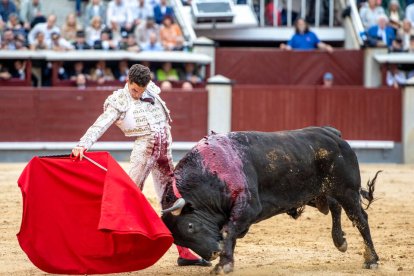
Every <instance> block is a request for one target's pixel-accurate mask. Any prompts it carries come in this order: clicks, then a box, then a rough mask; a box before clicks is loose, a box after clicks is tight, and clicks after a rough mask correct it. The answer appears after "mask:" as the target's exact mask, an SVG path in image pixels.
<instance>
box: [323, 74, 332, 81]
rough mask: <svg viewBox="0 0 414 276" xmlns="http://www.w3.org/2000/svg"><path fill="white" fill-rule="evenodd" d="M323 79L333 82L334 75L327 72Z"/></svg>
mask: <svg viewBox="0 0 414 276" xmlns="http://www.w3.org/2000/svg"><path fill="white" fill-rule="evenodd" d="M323 79H324V80H333V75H332V73H330V72H326V73H325V74H324V75H323Z"/></svg>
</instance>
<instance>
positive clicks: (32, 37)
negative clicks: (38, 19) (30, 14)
mask: <svg viewBox="0 0 414 276" xmlns="http://www.w3.org/2000/svg"><path fill="white" fill-rule="evenodd" d="M38 32H42V33H44V34H45V41H46V43H50V38H51V34H52V33H60V29H59V27H56V26H53V27H52V28H51V29H48V28H47V23H46V22H45V23H38V24H36V25H35V26H34V27H33V29H32V30H31V31H30V32H29V34H28V36H27V39H28V41H29V44H33V42H34V41H35V38H36V34H37V33H38Z"/></svg>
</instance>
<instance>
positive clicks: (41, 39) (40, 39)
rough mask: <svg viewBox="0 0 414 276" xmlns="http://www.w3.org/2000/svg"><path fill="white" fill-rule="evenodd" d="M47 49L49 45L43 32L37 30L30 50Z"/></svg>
mask: <svg viewBox="0 0 414 276" xmlns="http://www.w3.org/2000/svg"><path fill="white" fill-rule="evenodd" d="M47 49H49V46H48V45H47V43H46V40H45V34H44V33H43V32H37V33H36V39H35V41H34V42H33V43H32V44H30V50H47Z"/></svg>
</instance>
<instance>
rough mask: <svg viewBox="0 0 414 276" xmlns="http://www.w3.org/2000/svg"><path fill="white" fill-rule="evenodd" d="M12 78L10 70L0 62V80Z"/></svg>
mask: <svg viewBox="0 0 414 276" xmlns="http://www.w3.org/2000/svg"><path fill="white" fill-rule="evenodd" d="M10 78H11V74H10V72H9V70H8V69H7V68H6V67H4V66H3V64H1V63H0V80H8V79H10Z"/></svg>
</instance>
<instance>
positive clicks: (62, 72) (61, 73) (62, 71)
mask: <svg viewBox="0 0 414 276" xmlns="http://www.w3.org/2000/svg"><path fill="white" fill-rule="evenodd" d="M57 67H58V79H59V80H68V79H70V76H69V73H68V72H67V71H66V68H65V66H63V61H58V62H57Z"/></svg>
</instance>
